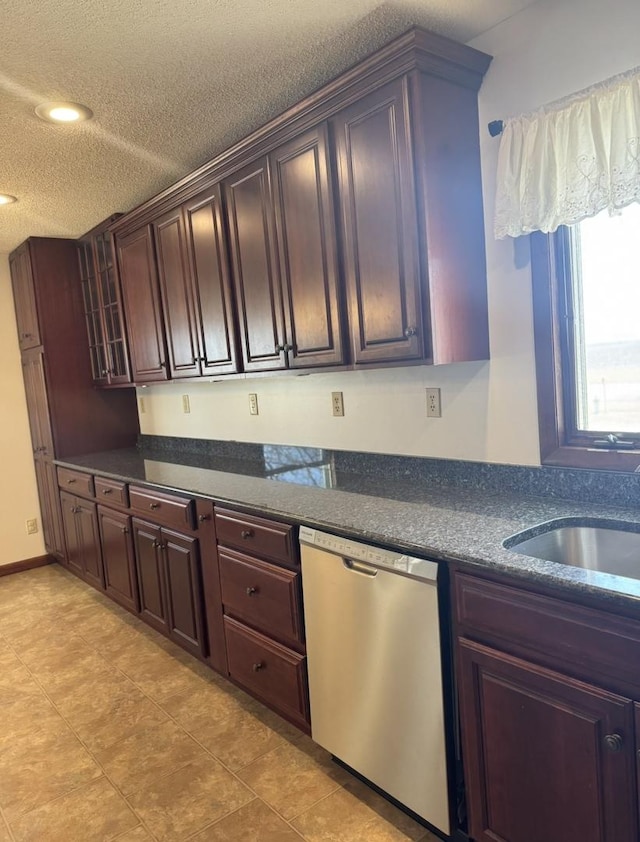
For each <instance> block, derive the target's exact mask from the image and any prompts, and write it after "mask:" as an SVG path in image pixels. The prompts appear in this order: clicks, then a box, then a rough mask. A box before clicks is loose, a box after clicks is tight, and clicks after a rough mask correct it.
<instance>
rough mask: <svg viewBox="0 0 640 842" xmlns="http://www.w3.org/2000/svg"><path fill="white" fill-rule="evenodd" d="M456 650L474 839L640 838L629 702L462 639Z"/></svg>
mask: <svg viewBox="0 0 640 842" xmlns="http://www.w3.org/2000/svg"><path fill="white" fill-rule="evenodd" d="M459 656H460V657H459V670H460V672H459V680H460V701H461V714H462V731H463V741H464V742H463V747H464V756H465V758H466V761H465V773H466V780H467V792H468V798H469V811H470V833H471V836H472V837H473V839H474V840H476V842H540V841H541V840H543V839H544V840H545V842H610V840H614V839H615V840H616V842H634V841H635V840H637V838H638V837H637V822H636V806H635V792H634V789H635V785H634V740H633V728H634V725H633V705H632V703H631V702H630V701H629V700H627V699H624V698H622V697H620V696H616V695H614V694H613V693H608V692H606V691H604V690H600V689H598V688H596V687H591V686H590V685H588V684H584V683H582V682H579V681H575V680H573V679H570V678H567V677H565V676H563V675H560V674H558V673H554V672H552V671H550V670H547V669H543V668H542V667H537V666H534V665H533V664H528V663H527V662H525V661H522V660H520V659H518V658H513V657H511V656H509V655H504V654H503V653H501V652H497V651H495V650H492V649H488V648H487V647H485V646H481V645H480V644H476V643H472V642H469V641H466V640H461V641H460V642H459ZM607 735H618V736H619V737H620V741H621V747H620V750H618V751H611V750H609V749H608V748H607V743H606V741H605V737H606V736H607Z"/></svg>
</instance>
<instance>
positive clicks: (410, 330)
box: [404, 327, 418, 339]
mask: <svg viewBox="0 0 640 842" xmlns="http://www.w3.org/2000/svg"><path fill="white" fill-rule="evenodd" d="M417 332H418V331H417V330H416V328H415V327H406V328H405V329H404V335H405V336H406V337H407V339H411V337H412V336H415V335H416V334H417Z"/></svg>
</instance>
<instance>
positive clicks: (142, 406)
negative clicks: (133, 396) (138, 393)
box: [138, 398, 147, 415]
mask: <svg viewBox="0 0 640 842" xmlns="http://www.w3.org/2000/svg"><path fill="white" fill-rule="evenodd" d="M138 406H139V407H140V415H144V414H145V412H146V411H147V407H146V404H145V402H144V398H138Z"/></svg>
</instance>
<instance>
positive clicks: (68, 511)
mask: <svg viewBox="0 0 640 842" xmlns="http://www.w3.org/2000/svg"><path fill="white" fill-rule="evenodd" d="M60 505H61V507H62V522H63V526H64V536H65V542H66V545H67V564H68V565H69V568H70V569H71V570H73V571H74V572H75V573H77V574H78V575H79V576H81V577H82V578H83V579H86V581H87V582H88V583H89V584H90V585H93V587H94V588H98V589H99V590H104V574H103V570H102V552H101V549H100V534H99V530H98V516H97V513H96V504H95V503H91V502H89V501H88V500H83V499H82V498H81V497H76V496H75V495H73V494H69V493H67V492H66V491H61V492H60Z"/></svg>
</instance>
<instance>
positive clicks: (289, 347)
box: [282, 342, 293, 353]
mask: <svg viewBox="0 0 640 842" xmlns="http://www.w3.org/2000/svg"><path fill="white" fill-rule="evenodd" d="M282 350H283V351H286V352H287V353H289V351H293V345H289V343H288V342H285V344H284V345H283V346H282Z"/></svg>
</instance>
